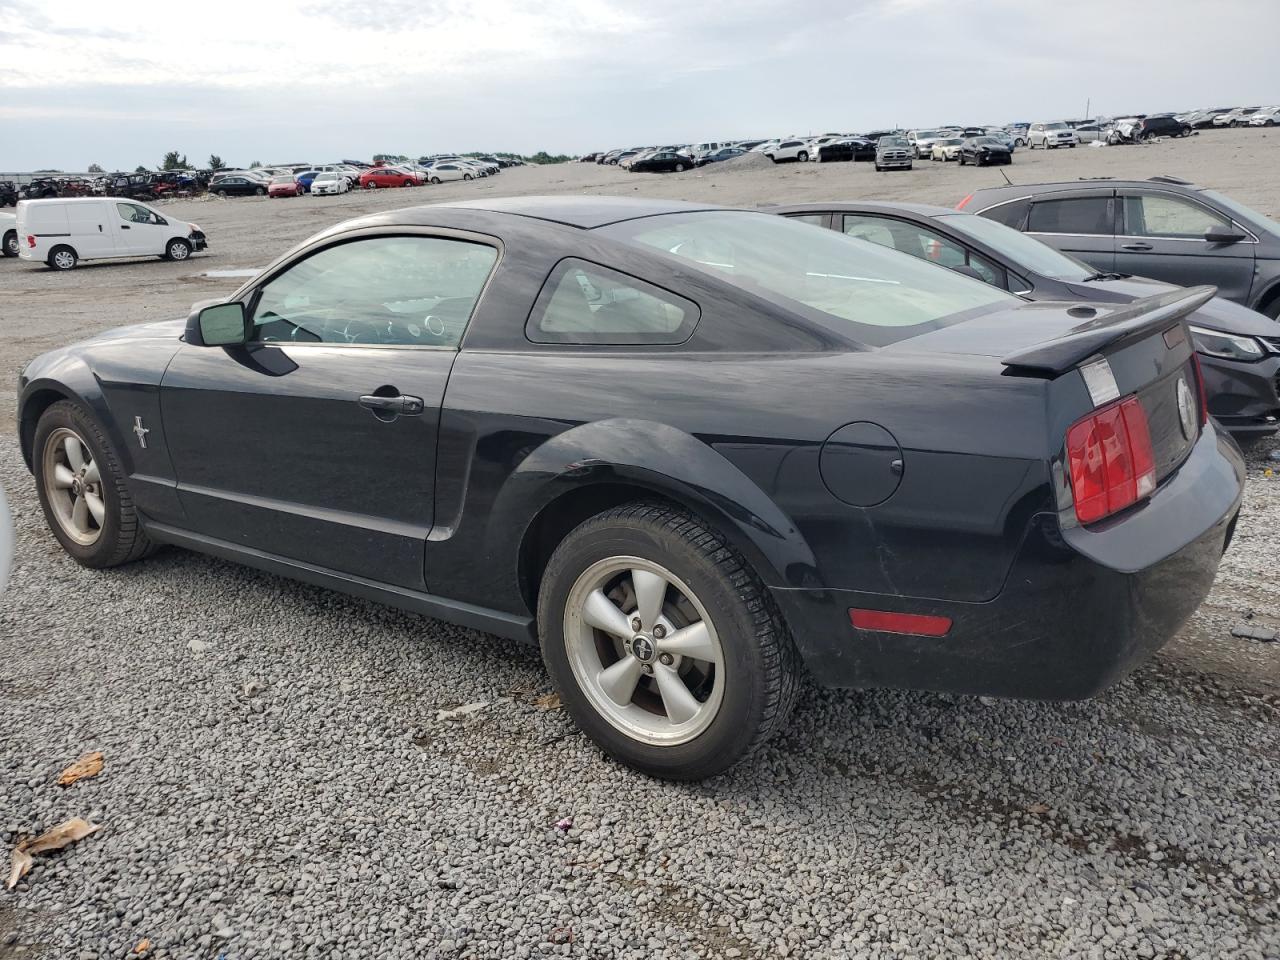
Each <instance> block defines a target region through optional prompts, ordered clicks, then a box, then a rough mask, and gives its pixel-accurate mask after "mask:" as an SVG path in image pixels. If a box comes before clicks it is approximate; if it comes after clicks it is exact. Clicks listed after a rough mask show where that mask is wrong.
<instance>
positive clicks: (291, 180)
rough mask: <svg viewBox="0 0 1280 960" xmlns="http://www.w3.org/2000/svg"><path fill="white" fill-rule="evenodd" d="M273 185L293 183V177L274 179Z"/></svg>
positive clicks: (272, 180) (272, 179)
mask: <svg viewBox="0 0 1280 960" xmlns="http://www.w3.org/2000/svg"><path fill="white" fill-rule="evenodd" d="M271 182H272V183H293V177H272V178H271Z"/></svg>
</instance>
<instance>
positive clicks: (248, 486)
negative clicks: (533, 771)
mask: <svg viewBox="0 0 1280 960" xmlns="http://www.w3.org/2000/svg"><path fill="white" fill-rule="evenodd" d="M1210 293H1211V291H1209V290H1205V289H1196V290H1190V291H1183V290H1179V291H1174V292H1172V293H1168V294H1164V295H1161V296H1158V297H1152V298H1147V299H1144V300H1139V301H1136V302H1134V303H1131V304H1124V305H1083V304H1079V303H1072V304H1063V303H1035V304H1030V303H1026V302H1024V301H1022V300H1020V299H1018V298H1017V297H1015V296H1013V295H1012V294H1010V293H1007V292H1005V291H1002V290H997V289H996V288H995V287H993V286H990V285H988V284H984V283H980V282H977V281H975V280H973V279H971V278H969V277H965V276H960V275H958V274H956V273H953V272H951V271H948V270H942V269H939V268H938V267H936V266H933V265H931V264H928V263H924V262H921V261H920V260H918V259H915V258H912V257H909V256H905V255H903V254H901V253H898V252H895V251H892V250H887V249H884V248H882V247H880V246H877V245H875V244H871V243H866V242H864V241H861V240H856V239H853V238H850V237H846V236H844V235H843V234H842V233H838V232H836V231H831V230H818V229H814V228H813V227H811V226H807V225H804V224H801V223H793V222H791V221H789V220H787V219H784V218H782V217H778V216H773V215H771V214H767V213H762V212H758V211H748V210H728V209H723V208H715V207H705V206H698V205H694V204H687V203H676V202H667V201H659V200H644V199H634V198H633V199H615V198H600V197H542V198H539V197H524V198H510V199H490V200H486V201H484V202H472V203H458V204H450V205H438V206H426V207H417V208H413V209H407V210H398V211H390V212H384V213H380V214H375V215H372V216H368V217H365V218H362V219H359V220H355V221H351V222H349V223H345V224H340V225H338V226H335V227H332V228H330V229H328V230H325V231H324V232H322V233H320V234H318V235H317V236H315V237H313V238H312V239H310V240H308V241H306V242H304V243H303V244H301V245H300V246H298V247H297V248H295V249H294V250H293V251H292V252H290V253H289V254H287V255H286V256H284V257H283V258H281V259H280V260H278V261H277V262H276V263H274V264H273V265H272V266H270V267H269V268H267V269H266V270H265V271H264V272H263V273H262V274H260V275H259V276H257V277H256V278H254V279H252V280H250V281H249V282H247V283H246V284H245V285H244V286H243V287H242V288H241V289H239V290H238V291H236V292H235V293H234V294H233V295H232V296H231V297H230V298H229V299H227V300H226V301H225V302H222V303H214V304H208V305H197V306H196V308H194V309H193V311H192V313H191V315H190V316H189V317H188V318H186V319H185V320H181V319H180V320H172V321H162V322H153V323H148V324H144V325H141V326H137V327H132V328H127V329H125V330H120V331H116V332H113V333H108V334H104V335H102V336H99V337H97V338H95V339H92V340H89V341H86V342H84V343H81V344H78V345H75V346H70V347H66V348H62V349H59V350H55V351H52V352H50V353H47V354H45V355H43V356H41V357H38V358H37V359H36V360H34V361H32V362H31V363H30V364H29V365H28V366H27V368H26V369H25V370H24V371H23V372H22V374H21V375H20V377H19V383H18V417H19V435H20V441H21V447H22V452H23V455H24V457H25V459H26V463H27V465H28V467H29V468H30V469H31V470H32V472H33V474H34V480H35V485H36V489H37V491H38V495H39V498H40V502H41V506H42V508H43V510H44V514H45V517H46V519H47V521H48V524H49V527H50V529H51V531H52V534H53V536H54V537H55V538H56V539H57V541H58V542H59V543H60V544H61V545H62V547H63V548H64V549H65V550H66V552H67V553H68V554H70V555H71V556H72V557H73V558H74V559H75V560H77V561H79V562H80V563H81V564H84V565H85V566H88V567H95V568H103V567H113V566H117V565H119V564H122V563H126V562H128V561H131V560H135V559H138V558H140V557H142V556H145V555H146V554H147V553H149V552H150V551H151V550H152V549H153V548H154V547H156V546H158V545H160V544H176V545H180V546H185V547H189V548H192V549H195V550H200V551H204V552H207V553H211V554H214V555H217V556H220V557H224V558H228V559H232V560H236V561H239V562H242V563H245V564H248V565H250V566H256V567H259V568H262V569H266V570H270V571H274V572H276V573H280V574H283V575H286V576H291V577H294V578H297V579H302V580H306V581H309V582H311V583H314V584H321V585H327V586H330V587H334V588H336V589H339V590H344V591H347V592H349V593H354V594H357V595H360V596H363V597H366V598H370V599H374V600H379V601H383V602H386V603H389V604H392V605H395V606H399V607H403V608H406V609H410V610H415V611H418V612H420V613H424V614H427V615H430V616H436V617H441V618H444V619H448V620H451V621H454V622H457V623H462V624H465V625H468V626H471V627H474V628H478V629H482V630H487V631H490V632H493V633H498V634H501V635H505V636H508V637H518V638H522V639H525V640H533V639H534V638H535V637H536V638H538V639H539V640H540V643H541V649H542V654H543V658H544V660H545V662H546V664H547V668H548V670H549V672H550V674H551V678H552V680H553V683H554V684H555V687H556V689H557V690H558V692H559V694H560V696H561V698H562V700H563V702H564V703H565V705H566V707H567V709H568V711H569V713H570V714H571V716H572V717H573V719H574V720H575V721H576V723H577V724H578V726H579V727H580V729H582V730H583V731H584V732H585V733H586V734H587V735H588V736H590V737H591V738H592V739H593V740H594V741H595V742H596V743H597V744H599V745H600V746H601V747H602V748H603V749H604V750H605V751H606V752H607V753H609V754H610V755H611V756H613V757H615V758H617V759H618V760H620V761H622V762H625V763H627V764H630V765H632V766H634V767H636V768H637V769H639V770H642V771H645V772H647V773H649V774H653V775H657V776H663V777H670V778H678V779H695V778H701V777H706V776H709V775H712V774H715V773H718V772H720V771H722V770H725V769H727V768H728V767H730V766H731V765H733V764H734V763H735V762H737V761H739V760H741V759H742V758H744V757H746V756H748V755H749V754H751V753H752V752H753V751H755V750H757V749H758V748H759V747H760V746H761V745H762V744H763V743H765V742H766V741H767V740H768V739H769V737H770V736H771V735H773V734H775V733H777V732H778V731H779V730H781V729H782V728H784V727H785V725H786V721H787V717H788V714H789V712H790V708H791V705H792V702H793V700H794V698H795V695H796V692H797V689H798V685H799V680H800V676H801V672H802V670H807V672H808V673H809V674H810V675H811V676H812V677H813V678H814V679H815V680H816V681H817V682H818V683H820V684H824V685H828V686H837V687H848V686H857V687H873V686H896V687H910V688H926V689H934V690H949V691H963V692H968V693H982V694H992V695H1003V696H1018V697H1040V698H1073V697H1084V696H1089V695H1091V694H1093V693H1095V692H1096V691H1098V690H1100V689H1102V688H1104V687H1106V686H1107V685H1109V684H1111V683H1113V682H1114V681H1116V680H1117V679H1118V678H1120V677H1122V676H1123V675H1124V674H1125V673H1126V672H1127V671H1128V670H1129V669H1131V668H1132V667H1133V666H1134V665H1135V664H1137V663H1139V662H1141V661H1142V660H1143V659H1145V658H1146V657H1147V656H1149V655H1150V654H1151V652H1152V651H1153V650H1155V649H1156V648H1158V647H1159V646H1160V645H1161V644H1163V643H1164V642H1165V641H1167V640H1168V639H1169V638H1170V636H1171V635H1172V634H1173V633H1174V631H1176V630H1177V629H1178V627H1179V626H1180V625H1181V624H1182V622H1183V621H1184V620H1185V619H1186V618H1187V617H1188V616H1189V615H1190V614H1191V612H1192V611H1193V610H1194V609H1195V608H1196V607H1197V605H1198V604H1199V603H1200V601H1201V600H1202V599H1203V598H1204V596H1205V595H1206V593H1207V592H1208V590H1209V588H1210V586H1211V584H1212V582H1213V579H1214V576H1215V572H1216V570H1217V566H1218V562H1219V558H1220V557H1221V555H1222V553H1223V551H1224V549H1226V547H1227V545H1228V543H1229V542H1230V538H1231V533H1232V530H1233V528H1234V524H1235V518H1236V514H1237V512H1238V510H1239V505H1240V501H1241V496H1242V491H1243V483H1244V463H1243V460H1242V459H1241V456H1240V453H1239V450H1238V448H1237V447H1236V446H1235V444H1234V443H1233V442H1231V441H1230V439H1229V438H1226V437H1223V436H1221V435H1220V434H1219V433H1218V431H1217V429H1216V427H1215V425H1214V423H1213V421H1212V420H1209V419H1208V418H1207V417H1206V416H1205V412H1204V407H1203V402H1202V400H1201V397H1202V390H1201V384H1200V378H1199V374H1198V370H1197V365H1196V362H1195V354H1194V352H1193V350H1192V346H1191V338H1190V335H1189V333H1188V330H1187V326H1186V317H1187V316H1188V314H1190V313H1191V312H1192V311H1194V310H1196V309H1197V308H1198V307H1200V306H1201V305H1203V303H1204V302H1205V301H1206V300H1207V299H1208V297H1209V296H1210ZM744 385H749V387H750V389H746V390H744V389H743V387H744ZM815 385H821V389H815ZM940 411H944V413H940ZM335 438H341V445H340V447H338V448H335V446H334V440H335Z"/></svg>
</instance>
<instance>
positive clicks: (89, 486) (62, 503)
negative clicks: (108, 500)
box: [43, 427, 107, 546]
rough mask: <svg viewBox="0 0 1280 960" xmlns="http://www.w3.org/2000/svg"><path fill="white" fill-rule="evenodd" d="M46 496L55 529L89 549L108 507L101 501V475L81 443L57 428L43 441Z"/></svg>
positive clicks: (96, 536)
mask: <svg viewBox="0 0 1280 960" xmlns="http://www.w3.org/2000/svg"><path fill="white" fill-rule="evenodd" d="M43 473H44V484H45V494H46V496H47V497H48V498H49V504H50V506H51V507H52V509H53V515H54V518H55V519H56V520H57V521H58V526H59V527H61V528H62V532H63V533H65V534H66V535H67V536H68V537H70V538H71V539H73V540H75V541H76V543H80V544H84V545H85V546H90V545H92V544H94V543H96V542H97V540H98V537H99V536H100V535H101V534H102V523H103V521H104V520H105V519H106V515H107V507H106V504H105V503H104V502H103V499H102V476H101V474H100V473H99V472H98V464H97V463H96V462H95V461H94V459H93V454H92V453H91V452H90V450H89V447H88V446H87V445H86V444H85V442H84V440H83V439H82V438H81V437H80V436H79V435H78V434H77V433H75V431H73V430H70V429H68V428H66V427H59V428H58V429H57V430H55V431H54V432H53V433H52V434H50V436H49V439H48V440H47V441H46V442H45V447H44V471H43Z"/></svg>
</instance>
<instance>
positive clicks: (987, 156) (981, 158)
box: [958, 136, 1013, 167]
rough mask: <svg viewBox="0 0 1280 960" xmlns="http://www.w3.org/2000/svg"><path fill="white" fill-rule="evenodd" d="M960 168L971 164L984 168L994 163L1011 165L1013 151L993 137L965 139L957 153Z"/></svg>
mask: <svg viewBox="0 0 1280 960" xmlns="http://www.w3.org/2000/svg"><path fill="white" fill-rule="evenodd" d="M958 156H959V158H960V166H962V167H963V166H964V165H965V164H967V163H972V164H973V165H974V166H977V167H985V166H988V165H989V164H996V163H1013V151H1012V150H1010V149H1009V148H1008V147H1007V146H1005V145H1004V144H1003V143H1001V142H1000V141H999V140H997V139H996V138H995V137H988V136H981V137H965V139H964V142H963V143H961V144H960V150H959V153H958Z"/></svg>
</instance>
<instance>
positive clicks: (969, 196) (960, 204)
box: [956, 193, 973, 210]
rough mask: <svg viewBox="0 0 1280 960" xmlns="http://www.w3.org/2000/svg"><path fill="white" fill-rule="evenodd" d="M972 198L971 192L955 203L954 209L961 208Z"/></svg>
mask: <svg viewBox="0 0 1280 960" xmlns="http://www.w3.org/2000/svg"><path fill="white" fill-rule="evenodd" d="M972 199H973V194H972V193H971V194H969V195H968V196H967V197H965V198H964V199H963V200H961V201H960V202H959V203H957V204H956V209H957V210H963V209H964V208H965V207H967V206H968V205H969V201H970V200H972Z"/></svg>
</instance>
